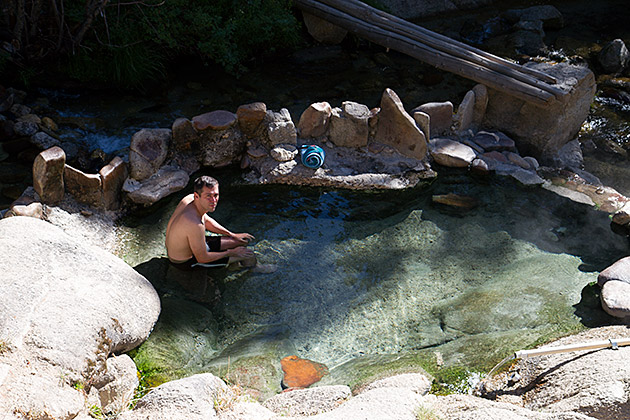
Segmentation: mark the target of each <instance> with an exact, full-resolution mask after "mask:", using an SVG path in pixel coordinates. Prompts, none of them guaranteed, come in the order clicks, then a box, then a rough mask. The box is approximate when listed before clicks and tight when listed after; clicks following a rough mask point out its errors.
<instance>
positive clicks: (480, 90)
mask: <svg viewBox="0 0 630 420" xmlns="http://www.w3.org/2000/svg"><path fill="white" fill-rule="evenodd" d="M472 90H473V92H474V93H475V106H474V107H473V119H472V123H473V125H474V126H479V125H480V124H481V121H482V120H483V117H484V115H486V108H487V107H488V88H486V86H485V85H482V84H478V85H475V87H474V88H473V89H472Z"/></svg>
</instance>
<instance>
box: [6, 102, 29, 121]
mask: <svg viewBox="0 0 630 420" xmlns="http://www.w3.org/2000/svg"><path fill="white" fill-rule="evenodd" d="M10 112H11V114H13V115H14V116H15V118H20V117H22V116H24V115H27V114H30V113H31V108H29V107H27V106H26V105H22V104H14V105H13V106H12V107H11V109H10Z"/></svg>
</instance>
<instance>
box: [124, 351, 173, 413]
mask: <svg viewBox="0 0 630 420" xmlns="http://www.w3.org/2000/svg"><path fill="white" fill-rule="evenodd" d="M129 357H131V358H132V359H133V361H134V363H135V364H136V367H137V369H138V380H139V385H138V388H137V389H136V392H135V395H134V397H133V400H132V403H131V405H132V406H133V405H135V403H136V401H138V400H139V399H140V398H142V397H143V396H145V395H146V394H147V393H148V392H149V391H151V389H153V388H155V387H156V386H159V385H161V384H163V383H164V382H168V381H169V380H171V379H174V378H172V377H169V376H168V375H166V374H165V372H163V371H162V370H161V369H160V368H158V367H156V366H154V365H153V364H152V363H151V362H150V361H149V360H148V359H147V357H146V355H145V354H143V353H141V352H140V351H138V348H136V349H133V350H132V351H131V352H129ZM129 408H133V407H129Z"/></svg>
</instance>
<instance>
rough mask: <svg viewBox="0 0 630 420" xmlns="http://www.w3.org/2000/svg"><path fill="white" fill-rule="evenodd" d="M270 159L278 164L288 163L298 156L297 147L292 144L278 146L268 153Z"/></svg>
mask: <svg viewBox="0 0 630 420" xmlns="http://www.w3.org/2000/svg"><path fill="white" fill-rule="evenodd" d="M269 154H270V155H271V157H272V158H274V159H275V160H277V161H278V162H288V161H290V160H293V159H295V156H297V154H298V150H297V147H295V146H294V145H292V144H279V145H277V146H276V147H274V148H273V149H271V151H270V152H269Z"/></svg>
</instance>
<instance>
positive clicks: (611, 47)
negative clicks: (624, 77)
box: [597, 39, 630, 74]
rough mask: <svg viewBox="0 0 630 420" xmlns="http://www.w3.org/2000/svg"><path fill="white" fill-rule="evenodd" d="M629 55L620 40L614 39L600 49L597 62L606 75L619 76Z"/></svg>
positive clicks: (629, 57)
mask: <svg viewBox="0 0 630 420" xmlns="http://www.w3.org/2000/svg"><path fill="white" fill-rule="evenodd" d="M629 59H630V53H628V48H627V47H626V44H625V43H624V42H623V41H622V40H621V39H615V40H613V41H611V42H609V43H608V44H606V45H605V46H604V48H602V50H601V51H600V52H599V55H598V56H597V60H598V62H599V64H600V66H601V67H602V69H603V70H604V71H605V72H606V73H611V74H619V73H621V72H622V71H623V69H624V68H625V67H626V66H627V64H628V60H629Z"/></svg>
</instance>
